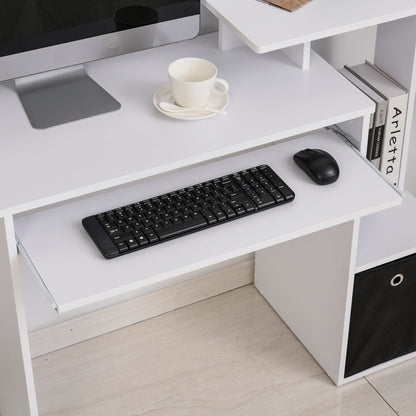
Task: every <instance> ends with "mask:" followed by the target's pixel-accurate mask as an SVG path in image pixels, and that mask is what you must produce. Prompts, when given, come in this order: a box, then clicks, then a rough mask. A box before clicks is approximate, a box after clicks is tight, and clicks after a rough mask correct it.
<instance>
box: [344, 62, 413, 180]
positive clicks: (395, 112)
mask: <svg viewBox="0 0 416 416" xmlns="http://www.w3.org/2000/svg"><path fill="white" fill-rule="evenodd" d="M350 71H351V72H353V73H354V74H355V75H357V76H358V78H360V79H361V80H362V81H364V82H365V83H366V84H367V85H369V86H370V87H371V88H373V89H374V90H375V91H376V92H377V93H378V94H380V95H381V96H382V97H384V98H385V99H386V100H388V105H387V115H386V124H385V128H384V137H383V143H382V149H381V158H380V171H381V172H382V173H383V174H384V175H385V176H386V177H387V178H388V179H389V180H390V181H391V182H392V183H393V184H394V185H397V184H398V182H399V176H400V164H401V157H402V151H403V140H404V129H405V124H406V112H407V99H408V93H407V91H406V90H405V89H404V88H402V87H401V86H400V85H399V84H398V83H396V82H395V81H394V80H392V79H391V78H390V77H389V76H387V75H386V74H384V73H383V72H382V71H381V70H380V69H378V68H376V67H375V66H374V65H372V64H371V63H369V62H365V63H364V64H360V65H355V66H353V67H351V68H350Z"/></svg>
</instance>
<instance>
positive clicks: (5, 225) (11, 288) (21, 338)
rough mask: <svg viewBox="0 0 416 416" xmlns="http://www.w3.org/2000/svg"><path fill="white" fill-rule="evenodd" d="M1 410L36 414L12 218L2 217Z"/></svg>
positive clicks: (17, 415)
mask: <svg viewBox="0 0 416 416" xmlns="http://www.w3.org/2000/svg"><path fill="white" fill-rule="evenodd" d="M0 414H1V416H37V415H38V410H37V403H36V394H35V385H34V381H33V370H32V362H31V357H30V348H29V339H28V334H27V327H26V317H25V313H24V305H23V299H22V295H21V290H20V277H19V273H18V265H17V249H16V241H15V237H14V227H13V218H12V216H8V217H5V218H0Z"/></svg>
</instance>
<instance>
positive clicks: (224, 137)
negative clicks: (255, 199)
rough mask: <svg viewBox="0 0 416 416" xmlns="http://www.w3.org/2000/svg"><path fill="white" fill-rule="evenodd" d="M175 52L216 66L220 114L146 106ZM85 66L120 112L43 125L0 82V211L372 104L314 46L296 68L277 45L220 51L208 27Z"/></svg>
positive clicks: (180, 163)
mask: <svg viewBox="0 0 416 416" xmlns="http://www.w3.org/2000/svg"><path fill="white" fill-rule="evenodd" d="M183 56H201V57H204V58H206V59H209V60H211V61H212V62H214V63H216V64H217V66H218V68H219V76H220V77H222V78H225V79H226V80H227V81H228V82H229V84H230V93H229V95H230V103H229V106H228V108H227V110H228V115H227V116H216V117H213V118H209V119H206V120H199V121H191V122H190V121H182V120H173V119H170V118H168V117H166V116H164V115H163V114H160V113H159V112H158V111H157V110H156V109H155V108H154V107H153V104H152V96H153V93H154V92H155V91H156V89H158V88H159V87H160V86H161V85H162V84H164V83H166V82H167V67H168V64H169V63H170V62H171V61H173V60H175V59H177V58H179V57H183ZM87 72H88V73H89V74H90V76H92V77H93V78H94V79H95V80H96V81H97V82H98V83H99V84H100V85H102V86H103V87H104V88H105V89H106V90H107V91H109V92H110V93H111V94H112V95H113V96H114V97H115V98H116V99H118V100H119V101H120V102H121V104H122V108H121V110H119V111H116V112H113V113H109V114H107V115H105V116H97V117H93V118H90V119H84V120H80V121H78V122H76V123H69V124H66V125H64V126H57V127H54V128H50V129H47V130H42V131H40V130H34V129H33V128H32V127H31V126H30V124H29V121H27V119H26V116H25V114H24V113H23V110H22V109H21V105H20V102H19V100H18V98H17V95H16V93H15V92H14V91H12V89H8V88H7V86H6V85H3V86H0V95H1V99H2V102H5V103H7V106H8V108H10V112H9V113H8V114H9V115H10V116H9V117H8V118H4V119H2V135H1V137H0V146H1V149H2V154H1V163H0V176H1V177H2V178H7V177H9V176H10V172H13V181H4V182H3V183H2V193H1V195H0V212H2V211H6V210H7V211H8V212H9V213H18V212H23V211H27V210H30V209H34V208H38V207H41V206H45V205H48V204H53V203H56V202H62V201H64V200H68V199H71V198H75V197H79V196H82V195H86V194H89V193H91V192H95V191H99V190H103V189H107V188H110V187H113V186H118V185H121V184H125V183H128V182H133V181H135V180H139V179H144V178H146V177H150V176H153V175H158V174H162V173H166V172H169V171H172V170H175V169H180V168H183V167H186V166H190V165H194V164H197V163H201V162H205V161H208V160H212V159H215V158H218V157H223V156H226V155H230V154H233V153H235V152H239V151H244V150H247V149H250V148H254V147H256V146H260V145H264V144H266V143H271V142H275V141H278V140H281V139H285V138H287V137H291V136H294V135H297V134H302V133H306V132H308V131H312V130H315V129H318V128H322V127H325V126H328V125H330V124H335V123H341V122H343V121H346V120H351V119H354V118H359V117H362V116H365V115H368V114H370V113H371V111H372V110H373V107H374V104H373V103H372V102H371V100H369V99H368V98H367V97H366V96H364V95H363V94H362V93H361V92H360V91H358V90H357V89H355V88H354V87H353V86H352V85H351V84H350V83H349V82H348V81H347V80H346V79H345V78H344V77H343V76H342V75H340V74H339V73H338V72H337V71H336V70H335V69H334V68H332V67H331V66H330V65H329V64H328V63H326V62H325V61H324V60H323V59H322V58H320V57H319V56H318V55H316V54H312V62H311V68H310V69H309V70H308V71H302V70H301V69H299V68H298V67H297V66H295V65H294V64H293V63H292V62H291V61H290V60H289V59H288V58H287V57H286V55H284V54H283V53H281V52H275V53H271V54H268V55H267V56H263V55H262V56H259V55H256V54H254V53H252V52H251V51H250V50H249V49H248V48H246V47H241V48H236V49H234V50H231V51H229V52H227V53H223V52H221V51H219V50H218V48H217V46H216V34H215V33H214V34H209V35H204V36H200V37H198V38H197V39H194V40H192V41H186V42H180V43H177V44H174V45H168V46H164V47H160V48H156V49H152V50H147V51H142V52H139V53H132V54H129V55H124V56H120V57H117V58H111V59H106V60H103V61H100V62H94V63H90V64H88V65H87ZM340 97H342V99H340ZM16 155H18V161H19V163H18V164H16ZM29 178H30V180H29ZM33 184H36V186H33Z"/></svg>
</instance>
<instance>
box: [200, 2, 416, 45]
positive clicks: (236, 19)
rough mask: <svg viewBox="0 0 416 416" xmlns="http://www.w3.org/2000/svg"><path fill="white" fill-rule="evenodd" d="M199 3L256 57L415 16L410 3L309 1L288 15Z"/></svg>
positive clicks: (260, 7)
mask: <svg viewBox="0 0 416 416" xmlns="http://www.w3.org/2000/svg"><path fill="white" fill-rule="evenodd" d="M203 3H204V5H205V6H206V7H207V8H208V10H210V11H211V12H212V13H213V14H214V15H215V16H216V17H218V18H219V19H220V20H221V21H223V22H224V23H226V24H227V25H228V26H229V27H230V28H231V29H232V30H233V31H234V33H236V34H237V35H238V36H239V37H240V38H241V39H242V40H243V41H244V42H246V44H247V45H249V46H250V47H251V48H252V49H253V50H254V51H256V52H257V53H264V52H269V51H272V50H276V49H281V48H285V47H289V46H293V45H297V44H300V43H303V42H308V41H312V40H316V39H321V38H325V37H328V36H333V35H336V34H339V33H344V32H349V31H352V30H356V29H361V28H364V27H368V26H374V25H377V24H380V23H383V22H387V21H391V20H395V19H400V18H403V17H407V16H411V15H413V14H415V13H416V2H415V1H414V0H399V1H392V0H349V1H344V0H343V1H339V0H312V1H311V2H309V3H307V4H306V5H304V6H303V7H301V8H300V9H298V10H296V11H295V12H292V13H291V12H288V11H286V10H283V9H281V8H278V7H275V6H271V5H269V4H265V3H263V2H260V1H258V0H203Z"/></svg>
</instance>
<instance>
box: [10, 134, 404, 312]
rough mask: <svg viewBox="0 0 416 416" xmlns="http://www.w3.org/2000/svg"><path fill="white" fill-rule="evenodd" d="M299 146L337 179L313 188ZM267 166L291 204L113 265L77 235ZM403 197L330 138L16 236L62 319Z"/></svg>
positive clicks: (107, 199) (273, 151) (23, 225)
mask: <svg viewBox="0 0 416 416" xmlns="http://www.w3.org/2000/svg"><path fill="white" fill-rule="evenodd" d="M306 147H312V148H314V147H317V148H322V149H326V150H327V151H328V152H329V153H331V154H332V155H333V156H334V157H335V158H336V159H337V161H338V163H339V165H340V170H341V176H340V178H339V180H338V181H337V182H335V183H334V184H332V185H329V186H318V185H316V184H314V183H313V182H312V181H311V180H310V179H309V178H308V177H307V176H306V175H305V174H304V173H303V172H301V170H300V169H299V168H298V167H297V166H296V165H295V163H294V162H293V160H292V155H293V154H294V153H295V152H297V151H298V150H301V149H304V148H306ZM262 163H267V164H269V165H270V166H271V167H272V168H273V169H275V171H276V172H277V173H278V174H279V175H280V176H282V178H283V179H284V180H285V181H286V182H287V183H288V185H289V186H290V187H291V188H292V189H293V190H294V191H295V193H296V198H295V201H293V202H291V203H289V204H285V205H283V206H279V207H276V208H274V209H271V210H268V211H265V212H263V213H258V214H255V215H252V216H250V217H246V218H241V219H238V220H236V221H232V222H229V223H226V224H223V225H221V226H218V227H214V228H211V229H207V230H204V231H201V232H198V233H195V234H191V235H189V236H185V237H181V238H179V239H176V240H172V241H169V242H166V243H163V244H160V245H157V246H155V247H153V248H148V249H144V250H142V251H138V252H135V253H131V254H129V255H127V256H122V257H119V258H116V259H113V260H105V259H104V258H102V257H101V254H100V253H99V252H98V250H97V249H96V247H95V246H94V244H93V243H92V241H91V240H90V238H89V237H88V235H87V234H86V232H85V231H84V230H83V228H82V226H81V219H82V218H83V217H85V216H88V215H91V214H94V213H97V212H100V211H104V210H108V209H112V208H115V207H118V206H121V205H124V204H128V203H131V202H135V201H138V200H142V199H146V198H148V197H151V196H156V195H159V194H161V193H164V192H168V191H173V190H175V189H178V188H181V187H185V186H188V185H192V184H194V183H198V182H200V181H204V180H208V179H211V178H213V177H217V176H222V175H224V174H228V173H232V172H234V171H237V170H240V169H244V168H247V167H251V166H255V165H259V164H262ZM400 201H401V197H400V195H399V194H398V193H397V192H396V190H394V189H393V188H392V187H391V186H390V185H388V184H387V183H386V182H385V181H384V180H383V179H382V178H381V177H380V176H379V175H378V173H377V172H375V171H374V170H373V169H372V168H371V167H370V166H369V165H368V163H367V162H366V161H365V160H364V159H363V158H362V157H361V155H360V154H359V153H358V152H357V151H356V150H355V149H353V148H352V147H351V146H350V145H348V144H347V143H345V142H344V141H343V140H342V139H340V138H339V137H338V136H336V135H335V134H334V133H333V132H331V131H328V130H320V131H318V132H315V133H312V134H308V135H305V136H301V137H298V138H294V139H292V140H288V141H284V142H281V143H278V144H274V145H270V146H265V147H263V148H259V149H256V150H252V151H248V152H244V153H241V154H239V155H236V156H233V157H228V158H226V159H225V158H224V159H222V160H217V161H214V162H210V163H207V164H204V165H200V166H197V167H192V168H188V169H183V170H180V171H176V172H174V173H171V174H169V176H166V175H160V176H158V177H154V178H150V179H148V180H146V181H139V182H137V183H135V184H130V185H128V186H124V187H120V188H118V189H115V190H112V191H107V192H105V193H101V194H97V195H94V196H89V197H86V198H82V199H80V200H77V201H72V202H68V203H66V204H63V205H60V206H55V207H51V208H49V209H44V210H41V211H39V212H35V213H30V214H27V215H24V216H21V217H19V218H17V219H16V221H15V229H16V233H17V235H18V237H19V239H20V240H21V242H22V244H23V246H24V248H25V250H26V252H27V254H28V256H29V257H30V259H31V261H32V263H33V265H34V266H35V268H36V270H37V271H38V273H39V275H40V277H41V279H42V280H43V283H44V284H45V286H46V288H47V290H48V291H49V293H50V295H51V297H52V298H53V299H54V302H55V303H56V307H57V310H58V311H59V312H66V311H71V310H75V309H77V308H81V307H85V306H88V305H91V304H94V303H97V302H98V303H99V302H103V301H108V300H109V299H112V300H114V301H116V300H117V297H120V296H123V295H125V294H127V293H134V294H140V293H141V292H143V291H148V290H149V289H151V288H152V287H157V285H160V284H162V283H163V282H167V281H172V280H173V279H174V278H175V277H178V276H181V275H183V274H185V273H188V272H192V271H195V270H199V269H201V268H204V267H207V266H210V265H213V264H215V263H218V262H221V261H225V260H228V259H232V258H234V257H238V256H241V255H244V254H247V253H250V252H254V251H257V250H260V249H263V248H265V247H269V246H272V245H274V244H277V243H281V242H284V241H287V240H289V239H293V238H295V237H300V236H302V235H305V234H308V233H311V232H314V231H318V230H321V229H323V228H327V227H330V226H334V225H337V224H340V223H343V222H346V221H349V220H353V219H355V218H359V217H361V216H363V215H368V214H371V213H374V212H378V211H379V210H382V209H386V208H388V207H392V206H395V205H397V204H399V203H400Z"/></svg>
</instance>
